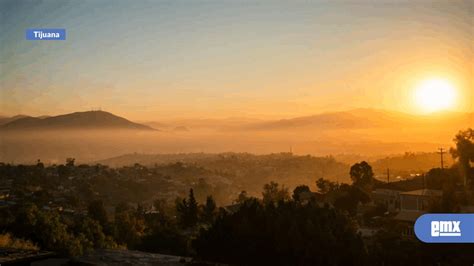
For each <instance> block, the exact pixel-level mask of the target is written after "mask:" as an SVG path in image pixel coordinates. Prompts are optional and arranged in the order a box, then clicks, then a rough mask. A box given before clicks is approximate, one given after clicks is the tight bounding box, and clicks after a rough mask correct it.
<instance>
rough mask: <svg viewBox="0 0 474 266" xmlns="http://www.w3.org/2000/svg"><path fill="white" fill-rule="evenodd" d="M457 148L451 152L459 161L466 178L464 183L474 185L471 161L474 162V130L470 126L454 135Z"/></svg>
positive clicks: (463, 175)
mask: <svg viewBox="0 0 474 266" xmlns="http://www.w3.org/2000/svg"><path fill="white" fill-rule="evenodd" d="M454 143H455V144H456V148H454V149H453V148H452V149H451V154H452V155H453V158H454V159H457V160H458V162H459V169H460V171H461V175H462V177H463V178H464V182H465V183H464V185H466V186H471V187H474V182H472V179H473V175H474V174H473V173H472V169H471V165H470V164H471V163H474V130H473V129H471V128H469V129H467V130H464V131H462V130H461V131H459V133H458V134H457V135H456V136H455V137H454Z"/></svg>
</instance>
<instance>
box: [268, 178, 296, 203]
mask: <svg viewBox="0 0 474 266" xmlns="http://www.w3.org/2000/svg"><path fill="white" fill-rule="evenodd" d="M262 196H263V203H265V204H270V203H279V202H281V201H286V200H289V199H290V194H289V193H288V188H285V187H284V186H282V187H281V188H280V187H279V184H278V183H275V182H270V183H269V184H265V185H264V186H263V192H262Z"/></svg>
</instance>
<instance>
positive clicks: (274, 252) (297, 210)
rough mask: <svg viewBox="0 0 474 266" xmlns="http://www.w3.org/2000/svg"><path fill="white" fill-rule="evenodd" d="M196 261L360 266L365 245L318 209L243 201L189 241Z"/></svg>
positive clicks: (336, 216) (347, 224)
mask: <svg viewBox="0 0 474 266" xmlns="http://www.w3.org/2000/svg"><path fill="white" fill-rule="evenodd" d="M192 244H193V246H194V248H195V250H196V253H197V256H198V257H200V258H202V259H206V260H210V261H215V262H222V263H226V264H227V263H228V264H235V265H249V264H250V265H364V263H363V260H364V257H365V255H366V251H365V247H364V243H363V241H362V239H361V237H360V236H359V235H358V234H357V233H356V228H355V226H354V224H353V222H352V221H351V219H349V218H348V217H347V216H346V215H344V214H342V213H341V212H339V211H337V210H335V209H333V208H325V207H319V206H318V205H317V204H312V203H309V204H305V205H301V204H295V202H294V201H284V202H280V204H278V205H264V204H262V203H261V202H259V201H257V200H248V201H247V202H245V204H242V205H241V207H240V208H239V210H237V211H236V212H233V213H224V214H222V215H219V216H218V217H217V218H216V221H215V222H214V223H213V224H212V226H211V227H210V228H208V229H202V230H201V231H200V234H199V236H198V237H197V239H196V240H194V241H193V242H192Z"/></svg>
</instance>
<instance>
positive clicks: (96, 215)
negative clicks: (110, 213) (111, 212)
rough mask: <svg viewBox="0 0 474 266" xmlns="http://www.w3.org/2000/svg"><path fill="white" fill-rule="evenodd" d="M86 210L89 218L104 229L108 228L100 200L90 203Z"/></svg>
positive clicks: (105, 214)
mask: <svg viewBox="0 0 474 266" xmlns="http://www.w3.org/2000/svg"><path fill="white" fill-rule="evenodd" d="M87 210H88V214H89V217H90V218H92V219H94V220H96V221H98V222H99V223H100V225H101V226H102V227H103V228H104V229H105V228H108V226H109V219H108V218H107V212H106V211H105V207H104V203H103V202H102V200H93V201H91V202H90V203H89V206H88V207H87Z"/></svg>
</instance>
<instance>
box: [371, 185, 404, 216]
mask: <svg viewBox="0 0 474 266" xmlns="http://www.w3.org/2000/svg"><path fill="white" fill-rule="evenodd" d="M372 199H373V201H374V203H375V204H376V205H379V204H381V205H384V206H386V207H387V211H388V212H392V213H393V212H397V211H399V210H400V191H398V190H393V189H382V188H377V189H375V190H374V191H372Z"/></svg>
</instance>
